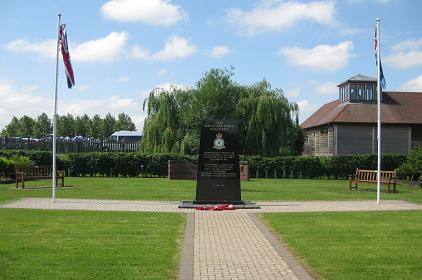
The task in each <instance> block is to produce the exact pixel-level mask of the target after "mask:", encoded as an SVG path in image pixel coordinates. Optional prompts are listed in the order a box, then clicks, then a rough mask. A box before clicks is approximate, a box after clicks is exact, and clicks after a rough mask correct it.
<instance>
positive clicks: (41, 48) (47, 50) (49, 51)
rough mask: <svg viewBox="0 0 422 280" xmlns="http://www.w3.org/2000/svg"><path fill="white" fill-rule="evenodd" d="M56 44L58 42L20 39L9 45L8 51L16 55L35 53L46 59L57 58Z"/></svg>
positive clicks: (7, 46)
mask: <svg viewBox="0 0 422 280" xmlns="http://www.w3.org/2000/svg"><path fill="white" fill-rule="evenodd" d="M56 44H57V42H56V40H53V39H49V40H46V41H44V42H30V41H28V40H26V39H20V40H16V41H12V42H10V43H8V44H7V45H6V49H7V50H8V51H11V52H14V53H34V54H38V55H41V56H42V57H46V58H55V57H56Z"/></svg>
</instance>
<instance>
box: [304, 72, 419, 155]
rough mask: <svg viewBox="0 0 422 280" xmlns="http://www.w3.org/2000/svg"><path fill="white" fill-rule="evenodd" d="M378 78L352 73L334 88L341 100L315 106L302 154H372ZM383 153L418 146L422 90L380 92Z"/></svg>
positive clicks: (306, 127)
mask: <svg viewBox="0 0 422 280" xmlns="http://www.w3.org/2000/svg"><path fill="white" fill-rule="evenodd" d="M376 86H377V80H376V79H375V78H371V77H367V76H364V75H356V76H354V77H352V78H350V79H348V80H347V81H344V82H343V83H341V84H339V85H338V88H339V98H338V99H337V100H334V101H332V102H329V103H327V104H325V105H323V106H322V107H321V108H319V109H318V110H317V111H316V112H315V113H314V114H312V115H311V116H310V117H309V118H308V119H306V120H305V121H304V122H303V123H302V124H301V127H302V128H303V129H304V131H305V143H304V149H303V154H305V155H315V156H333V155H347V154H361V153H365V154H376V152H377V89H376ZM381 102H382V103H381V122H382V142H381V149H382V152H384V153H399V154H407V153H408V152H409V151H410V149H411V148H412V147H414V146H415V145H422V92H393V91H385V92H383V93H382V100H381Z"/></svg>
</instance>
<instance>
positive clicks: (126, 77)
mask: <svg viewBox="0 0 422 280" xmlns="http://www.w3.org/2000/svg"><path fill="white" fill-rule="evenodd" d="M129 80H130V78H129V77H128V76H120V77H119V78H117V81H118V82H119V83H126V82H128V81H129Z"/></svg>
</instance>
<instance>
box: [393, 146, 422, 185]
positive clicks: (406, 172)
mask: <svg viewBox="0 0 422 280" xmlns="http://www.w3.org/2000/svg"><path fill="white" fill-rule="evenodd" d="M398 172H399V175H400V176H401V177H410V180H411V181H413V179H414V178H418V176H422V146H416V147H414V148H413V149H412V150H411V151H410V153H409V154H408V155H407V158H406V162H404V163H403V164H401V165H400V167H399V168H398Z"/></svg>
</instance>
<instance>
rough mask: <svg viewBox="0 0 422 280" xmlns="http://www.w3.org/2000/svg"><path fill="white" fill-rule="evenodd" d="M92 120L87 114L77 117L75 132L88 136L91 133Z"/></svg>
mask: <svg viewBox="0 0 422 280" xmlns="http://www.w3.org/2000/svg"><path fill="white" fill-rule="evenodd" d="M90 127H91V120H90V118H89V117H88V115H87V114H84V115H83V116H82V117H79V116H78V117H76V119H75V134H76V135H79V136H83V137H86V136H88V135H90Z"/></svg>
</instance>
